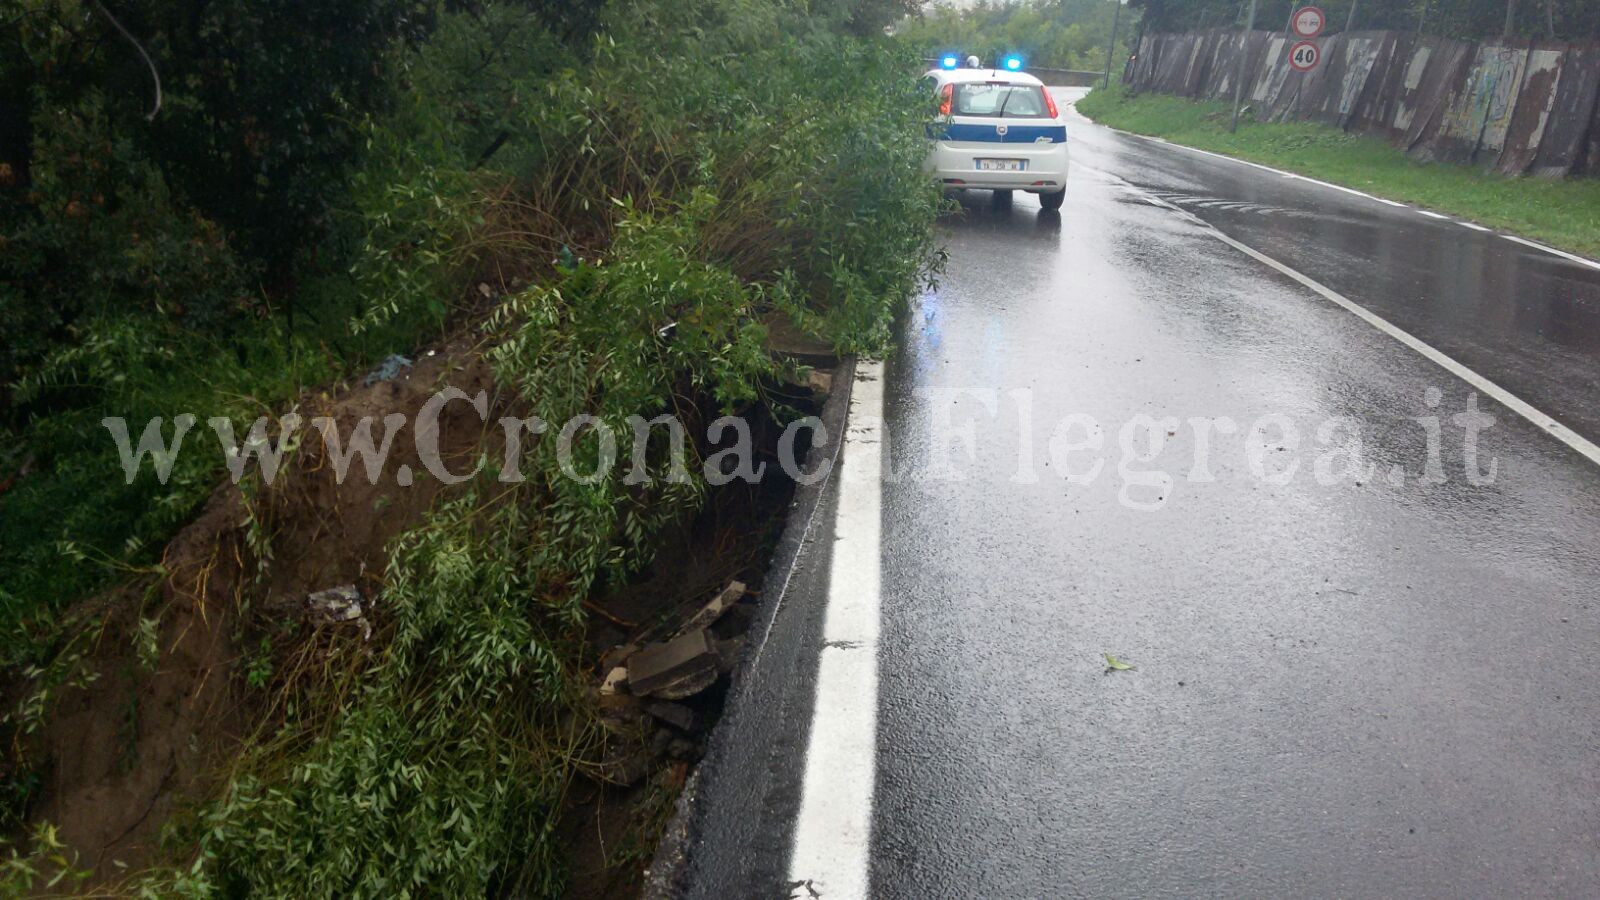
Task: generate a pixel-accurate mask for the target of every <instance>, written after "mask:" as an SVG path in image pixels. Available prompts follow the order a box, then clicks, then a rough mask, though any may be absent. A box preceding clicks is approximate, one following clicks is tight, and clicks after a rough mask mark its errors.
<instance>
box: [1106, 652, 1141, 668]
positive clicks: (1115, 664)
mask: <svg viewBox="0 0 1600 900" xmlns="http://www.w3.org/2000/svg"><path fill="white" fill-rule="evenodd" d="M1100 655H1101V656H1104V657H1105V658H1106V668H1107V669H1115V670H1117V671H1118V672H1125V671H1127V670H1129V669H1137V668H1138V666H1133V665H1129V664H1128V663H1125V662H1123V661H1122V660H1120V659H1117V658H1116V657H1115V656H1112V655H1111V654H1109V653H1102V654H1100Z"/></svg>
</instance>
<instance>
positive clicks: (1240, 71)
mask: <svg viewBox="0 0 1600 900" xmlns="http://www.w3.org/2000/svg"><path fill="white" fill-rule="evenodd" d="M1255 27H1256V0H1250V15H1249V16H1247V17H1246V18H1245V20H1244V36H1243V38H1242V39H1241V40H1240V41H1239V64H1238V65H1237V66H1235V67H1234V70H1233V123H1232V124H1230V125H1229V126H1228V133H1229V134H1232V133H1234V132H1235V131H1238V130H1239V102H1240V101H1241V100H1242V99H1243V98H1244V59H1245V57H1246V56H1249V55H1250V54H1249V53H1248V52H1247V51H1248V50H1249V48H1250V31H1251V29H1253V28H1255Z"/></svg>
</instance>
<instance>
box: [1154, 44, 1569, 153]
mask: <svg viewBox="0 0 1600 900" xmlns="http://www.w3.org/2000/svg"><path fill="white" fill-rule="evenodd" d="M1324 40H1325V44H1324V46H1323V50H1324V53H1325V57H1324V58H1325V59H1327V60H1328V64H1327V65H1326V66H1324V67H1321V70H1320V71H1316V72H1312V73H1308V74H1305V75H1302V74H1301V73H1293V72H1290V71H1288V66H1287V65H1286V64H1285V63H1284V52H1285V47H1286V42H1285V41H1284V39H1283V37H1282V34H1281V32H1277V33H1274V32H1260V31H1258V32H1255V33H1253V34H1251V35H1250V37H1249V39H1248V40H1243V41H1241V40H1239V36H1238V32H1231V31H1223V30H1221V29H1214V30H1209V31H1207V32H1203V33H1195V34H1154V35H1145V36H1144V39H1143V40H1142V41H1141V50H1140V55H1141V56H1148V58H1150V59H1151V60H1152V61H1158V62H1156V64H1154V65H1150V66H1148V67H1144V66H1139V67H1135V69H1134V71H1133V72H1132V73H1131V74H1132V76H1133V83H1134V85H1135V86H1136V87H1138V88H1140V89H1145V90H1156V91H1164V92H1168V93H1174V94H1182V95H1185V96H1191V97H1211V98H1217V97H1222V96H1225V95H1226V94H1229V93H1231V91H1229V90H1227V89H1228V88H1230V87H1231V83H1232V79H1233V77H1234V76H1233V72H1234V67H1235V66H1237V65H1238V64H1239V60H1240V56H1239V54H1241V53H1242V54H1245V57H1244V60H1245V62H1246V73H1247V74H1246V76H1245V87H1246V92H1245V93H1246V96H1248V97H1249V98H1250V100H1251V102H1252V105H1253V106H1255V107H1256V110H1257V115H1258V116H1260V117H1261V118H1265V119H1271V120H1274V121H1284V120H1289V119H1320V120H1322V121H1326V122H1329V123H1330V124H1335V125H1338V126H1340V127H1345V128H1351V129H1356V130H1362V131H1369V132H1372V133H1375V134H1380V135H1382V136H1384V137H1387V138H1389V139H1391V140H1395V141H1398V142H1399V143H1401V145H1402V146H1403V147H1405V149H1406V150H1407V152H1409V153H1412V154H1414V155H1416V156H1418V157H1420V158H1423V159H1450V160H1458V161H1461V162H1472V163H1476V164H1478V165H1482V166H1485V167H1490V168H1496V169H1499V170H1500V171H1503V172H1510V173H1523V172H1536V173H1538V174H1541V175H1569V174H1584V173H1583V172H1582V171H1578V169H1579V167H1580V166H1584V167H1585V168H1587V169H1588V170H1590V171H1600V159H1594V160H1589V161H1588V162H1587V164H1585V163H1584V162H1583V161H1584V160H1585V158H1586V156H1585V154H1584V153H1583V152H1581V149H1580V148H1581V145H1582V142H1583V140H1584V136H1585V135H1587V134H1589V133H1591V131H1595V132H1596V133H1600V128H1597V127H1596V126H1593V125H1592V124H1591V123H1593V122H1594V120H1595V117H1596V115H1597V112H1596V101H1595V97H1596V94H1597V92H1600V48H1592V47H1583V48H1579V47H1573V46H1569V45H1566V44H1551V45H1535V46H1533V47H1531V48H1530V47H1525V46H1516V45H1507V44H1502V43H1499V42H1490V43H1484V44H1478V45H1474V44H1469V43H1463V42H1460V41H1452V40H1448V39H1445V38H1439V37H1426V38H1421V37H1415V36H1413V35H1412V34H1410V33H1409V32H1407V33H1401V32H1376V31H1374V32H1357V33H1352V34H1349V35H1334V36H1333V37H1331V38H1327V39H1324ZM1177 60H1183V61H1184V62H1187V65H1183V64H1181V63H1180V64H1178V65H1173V64H1172V62H1176V61H1177ZM1519 110H1520V114H1519ZM1547 132H1548V134H1547Z"/></svg>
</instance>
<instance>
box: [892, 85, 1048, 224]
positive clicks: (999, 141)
mask: <svg viewBox="0 0 1600 900" xmlns="http://www.w3.org/2000/svg"><path fill="white" fill-rule="evenodd" d="M961 62H962V61H961V60H960V58H959V57H957V56H955V55H954V54H950V55H946V56H944V57H943V58H942V59H941V60H940V67H939V68H937V69H933V70H931V71H929V72H928V73H927V74H926V75H925V76H923V80H924V82H925V83H928V85H929V86H930V87H931V88H932V89H933V91H934V94H935V102H936V103H937V104H938V113H939V114H938V118H937V119H936V120H935V121H934V122H933V123H932V124H931V125H929V126H928V138H929V143H930V144H931V145H932V146H931V148H930V152H929V154H928V162H927V167H928V169H929V170H931V171H932V172H933V173H934V174H935V176H936V177H938V178H939V180H940V181H942V182H943V183H944V185H945V187H948V188H986V189H988V190H992V191H994V192H995V193H996V194H997V195H1003V196H1007V197H1009V196H1010V195H1011V192H1012V191H1027V192H1029V193H1033V194H1038V195H1039V205H1041V206H1043V207H1044V208H1045V209H1060V208H1061V202H1062V201H1063V200H1065V199H1066V196H1067V126H1066V125H1065V124H1063V123H1062V120H1061V112H1060V110H1058V109H1057V108H1056V101H1055V98H1053V97H1051V96H1050V91H1049V90H1048V89H1047V88H1045V86H1044V84H1043V82H1041V81H1039V79H1037V78H1035V77H1033V76H1032V75H1029V74H1027V73H1025V72H1023V71H1021V70H1022V60H1021V59H1019V58H1018V57H1015V56H1008V57H1006V58H1005V59H1004V60H1003V61H1001V63H1000V64H999V65H998V66H997V67H995V68H987V69H986V68H980V67H979V64H978V59H977V57H968V59H967V60H966V67H964V68H963V67H961V66H960V64H961Z"/></svg>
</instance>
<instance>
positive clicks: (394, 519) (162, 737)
mask: <svg viewBox="0 0 1600 900" xmlns="http://www.w3.org/2000/svg"><path fill="white" fill-rule="evenodd" d="M451 351H452V352H442V353H436V354H434V355H432V356H430V357H428V358H425V359H423V360H422V361H420V362H419V363H417V364H416V365H415V366H414V367H413V368H411V369H410V370H409V371H408V372H406V373H404V374H402V375H401V376H399V377H397V378H395V379H394V380H391V381H380V382H376V383H374V384H372V385H370V386H362V385H357V386H354V387H348V388H346V389H344V390H342V391H339V392H338V393H336V394H331V395H330V394H322V395H318V396H312V397H306V398H304V399H303V400H302V403H301V412H302V415H303V416H304V417H305V419H306V421H307V422H308V423H309V422H310V420H311V419H312V418H313V417H315V416H319V415H326V416H329V417H332V418H333V419H334V420H335V421H336V422H337V423H338V428H339V432H340V434H341V435H342V436H344V437H345V446H348V435H350V434H351V432H352V430H353V428H354V426H355V424H356V422H357V421H359V420H360V419H361V418H362V417H364V416H372V417H373V418H374V420H375V421H374V437H375V442H376V438H377V437H378V436H380V435H381V434H382V431H383V426H382V424H381V420H382V418H383V416H385V415H388V414H390V413H395V412H399V413H404V414H405V415H406V416H407V418H408V422H409V421H414V419H415V417H416V414H417V412H418V411H419V410H420V409H421V408H422V405H423V404H424V403H426V402H427V400H428V398H429V397H430V396H432V395H433V393H434V392H435V391H436V390H438V389H440V388H442V387H444V386H446V385H450V386H455V387H458V388H460V389H461V390H463V391H465V392H466V393H468V394H469V395H470V394H476V392H477V391H479V390H490V391H491V393H492V384H491V382H490V378H489V373H488V367H487V365H486V364H485V363H484V362H483V361H482V360H481V358H480V357H479V356H478V355H477V354H476V353H474V352H472V351H471V350H470V348H469V347H468V346H465V345H463V346H457V347H454V348H451ZM497 415H498V413H496V412H495V411H494V410H491V417H490V425H489V426H488V427H489V428H496V426H495V425H494V424H493V420H494V418H495V417H496V416H497ZM439 423H440V434H439V446H440V449H441V457H442V458H443V459H444V460H445V464H446V466H447V467H448V468H450V469H451V470H452V471H456V472H462V471H466V470H468V469H470V462H463V461H462V460H463V459H469V458H473V457H475V456H476V455H477V453H478V452H479V450H480V449H482V448H484V447H485V445H486V443H487V442H492V440H493V434H492V433H490V434H487V435H486V433H485V426H484V424H483V423H482V421H480V419H479V418H478V416H477V413H476V412H475V411H473V410H472V409H471V407H470V406H469V404H467V403H451V404H449V405H448V406H446V407H445V408H444V411H443V414H442V415H441V416H440V417H439ZM311 435H312V437H313V439H308V440H307V441H306V442H305V443H304V444H303V445H302V448H301V450H300V452H299V453H298V454H296V455H295V456H294V457H293V458H292V461H291V462H290V463H289V464H287V465H286V468H285V470H284V471H281V472H280V473H279V477H278V478H277V479H276V480H275V482H274V484H273V485H272V486H271V487H270V488H265V489H263V490H262V491H261V493H260V494H259V495H258V496H257V497H256V498H255V500H254V502H251V501H249V500H247V499H246V497H245V495H244V494H243V493H242V492H241V491H240V489H239V488H238V487H236V486H234V485H232V484H224V485H222V486H220V487H219V488H218V489H217V491H216V492H215V494H213V496H212V497H211V499H210V501H209V502H208V503H207V504H206V506H205V508H204V510H203V511H202V512H201V514H200V515H199V517H198V518H196V519H195V521H194V522H192V523H191V524H190V525H188V526H187V527H185V528H184V529H183V530H182V531H181V532H179V534H178V535H177V537H176V538H174V539H173V541H172V542H171V543H170V544H169V545H168V547H167V549H166V552H165V555H164V558H163V569H164V571H165V573H166V575H165V577H164V578H162V579H160V581H159V582H158V583H156V584H154V585H153V586H152V585H148V584H146V585H140V584H135V585H130V586H128V587H125V588H122V589H119V590H117V591H114V592H112V593H110V594H108V595H106V596H103V597H99V598H96V599H94V600H93V601H90V602H87V603H84V604H81V605H80V606H79V607H77V608H76V609H74V610H73V611H72V612H71V613H70V614H69V616H68V618H69V620H71V621H76V622H79V623H83V624H84V625H86V626H87V627H91V628H92V629H93V631H92V633H91V634H90V635H88V637H87V640H88V641H89V642H90V647H91V650H90V652H89V653H88V655H87V656H86V658H85V660H84V662H83V665H84V667H85V668H86V669H87V671H88V672H90V673H93V675H94V680H93V681H92V682H91V683H89V684H88V685H87V686H86V687H77V688H67V689H65V690H63V691H62V692H61V693H60V694H59V695H58V698H57V702H56V704H55V706H54V707H53V709H52V711H51V714H50V715H49V716H47V718H46V720H45V722H44V726H43V728H42V729H41V732H40V734H39V735H38V738H37V740H36V741H35V742H34V743H33V745H32V746H31V747H30V748H29V749H30V750H31V752H32V754H33V756H32V760H31V761H32V762H33V764H34V766H35V767H36V769H38V770H40V771H42V772H43V773H44V778H43V782H42V791H41V793H40V795H39V797H38V798H37V800H36V802H35V803H34V805H33V808H32V809H31V810H30V818H31V819H33V820H34V821H47V822H50V823H53V824H55V825H56V826H57V827H58V828H59V835H60V837H61V839H62V840H63V841H65V842H66V843H67V844H68V845H69V846H70V847H71V848H72V849H73V850H74V851H76V852H77V854H78V865H79V866H80V867H82V868H88V869H91V870H93V873H94V874H93V877H92V878H91V879H90V881H89V882H88V883H89V884H90V885H93V884H95V883H98V882H101V881H103V880H104V879H107V878H115V877H117V876H118V875H120V873H121V872H122V871H124V870H123V869H121V868H120V867H118V866H116V865H114V864H113V861H118V862H121V863H122V864H124V865H126V866H128V867H129V869H130V870H131V869H136V868H138V867H139V866H140V864H142V863H145V862H148V861H149V860H150V859H151V857H152V854H153V852H154V851H155V850H156V849H157V848H156V843H157V840H158V837H159V834H160V831H161V829H162V826H163V825H165V824H167V823H168V822H169V821H171V820H172V819H173V816H174V814H178V813H181V812H183V811H184V810H186V809H188V808H190V807H192V806H193V805H195V804H196V803H197V802H198V801H201V800H203V799H205V798H207V797H208V796H210V794H211V792H212V790H213V789H214V788H215V786H216V785H217V784H218V783H219V781H220V779H221V778H223V777H224V776H225V775H226V773H227V769H228V765H229V763H230V761H231V760H232V759H233V757H234V754H235V751H236V749H237V744H238V742H239V741H240V740H241V739H242V738H244V737H245V736H246V735H247V733H248V732H249V731H250V730H251V729H252V728H254V727H256V726H257V725H258V724H260V723H261V721H262V717H263V715H264V714H266V713H268V712H269V711H268V710H265V709H264V708H263V706H264V702H265V700H266V698H267V697H268V696H269V692H268V691H266V690H262V689H261V688H260V687H259V686H258V687H254V688H252V687H250V686H247V685H246V684H245V682H244V679H243V677H242V670H243V668H244V666H245V664H246V663H248V662H251V661H255V660H256V659H258V658H259V659H260V660H261V661H263V662H273V663H276V664H277V665H276V666H275V668H279V669H281V668H282V666H281V663H282V661H283V660H284V659H286V658H288V657H289V656H290V655H291V654H294V653H296V652H297V651H301V650H303V649H304V648H305V646H306V645H307V644H308V643H315V642H317V641H322V642H325V643H328V644H334V645H341V646H343V647H345V648H357V649H359V644H360V643H361V636H360V634H361V633H360V630H359V629H358V628H355V627H353V625H352V624H351V623H343V624H334V625H328V624H321V625H318V624H315V623H312V622H308V621H307V620H306V617H305V615H304V612H305V599H306V597H307V595H308V594H309V593H311V592H313V591H316V590H320V589H323V588H328V587H333V586H337V585H341V584H350V583H355V584H357V585H359V586H361V587H362V588H363V590H364V592H366V595H367V596H373V595H374V594H375V591H374V590H373V589H374V588H376V587H377V585H378V579H379V578H380V577H381V575H382V573H383V571H384V567H385V565H386V563H387V556H386V549H385V548H386V546H387V544H388V542H389V541H390V539H391V538H393V537H394V536H395V535H397V534H398V533H400V532H401V531H403V530H405V529H407V528H409V527H411V526H413V525H415V524H416V523H417V521H418V519H419V518H420V517H421V516H422V515H423V513H424V512H426V511H427V510H428V509H429V508H431V507H432V505H433V504H434V502H435V501H436V500H437V499H438V498H439V495H440V494H441V493H442V492H444V491H445V490H447V488H446V487H445V486H444V485H443V484H442V483H441V482H440V481H439V480H438V479H435V478H428V477H419V478H417V479H416V480H415V482H414V483H413V484H412V485H411V486H410V487H400V486H399V485H397V484H396V474H397V473H398V472H399V469H400V466H402V465H407V466H410V467H411V469H412V470H413V471H415V472H419V473H420V472H423V471H424V470H423V467H422V465H421V463H420V460H419V458H418V455H417V450H416V446H415V443H414V434H413V432H412V430H411V428H410V426H409V425H408V426H407V428H406V430H405V431H403V432H401V433H400V435H399V436H398V437H397V438H396V439H395V443H394V446H393V448H392V450H391V455H390V457H389V462H388V464H387V465H386V467H385V470H384V473H383V475H382V477H380V479H379V480H378V481H377V482H376V483H369V481H368V480H367V478H366V477H365V472H364V470H362V469H361V467H360V465H359V464H357V465H355V466H352V470H351V472H350V474H349V476H348V477H347V479H346V480H345V481H344V483H343V484H339V483H337V482H336V479H335V477H334V469H333V467H332V466H331V465H329V464H328V460H327V458H326V453H325V449H324V447H323V445H322V442H321V440H320V437H318V436H317V435H318V433H317V432H311ZM187 450H188V452H217V447H216V445H215V444H209V445H206V444H200V443H197V444H194V445H189V446H188V447H187ZM252 519H253V520H254V521H255V522H256V523H258V524H257V525H256V526H254V528H252V526H251V525H250V524H249V522H250V521H251V520H252ZM252 532H253V533H254V534H255V535H256V536H257V537H256V538H255V539H254V540H252ZM262 537H264V538H265V540H266V544H267V546H270V552H271V559H270V561H269V562H268V563H267V564H266V565H264V566H263V565H262V562H263V560H262V554H260V553H259V552H257V551H258V547H259V545H260V543H261V538H262ZM145 588H149V590H148V593H146V592H145V590H144V589H145ZM141 617H159V623H160V624H159V627H158V630H157V634H158V635H159V639H158V646H159V651H160V652H159V656H158V658H157V661H156V665H155V667H154V669H153V670H149V669H146V668H145V666H144V664H143V663H142V662H141V659H140V655H139V653H138V652H137V649H136V646H137V639H138V632H139V624H140V618H141ZM371 617H372V618H374V619H376V620H378V621H381V618H382V610H381V609H377V610H373V611H372V613H371ZM263 640H265V642H266V646H265V647H263V646H262V641H263Z"/></svg>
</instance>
